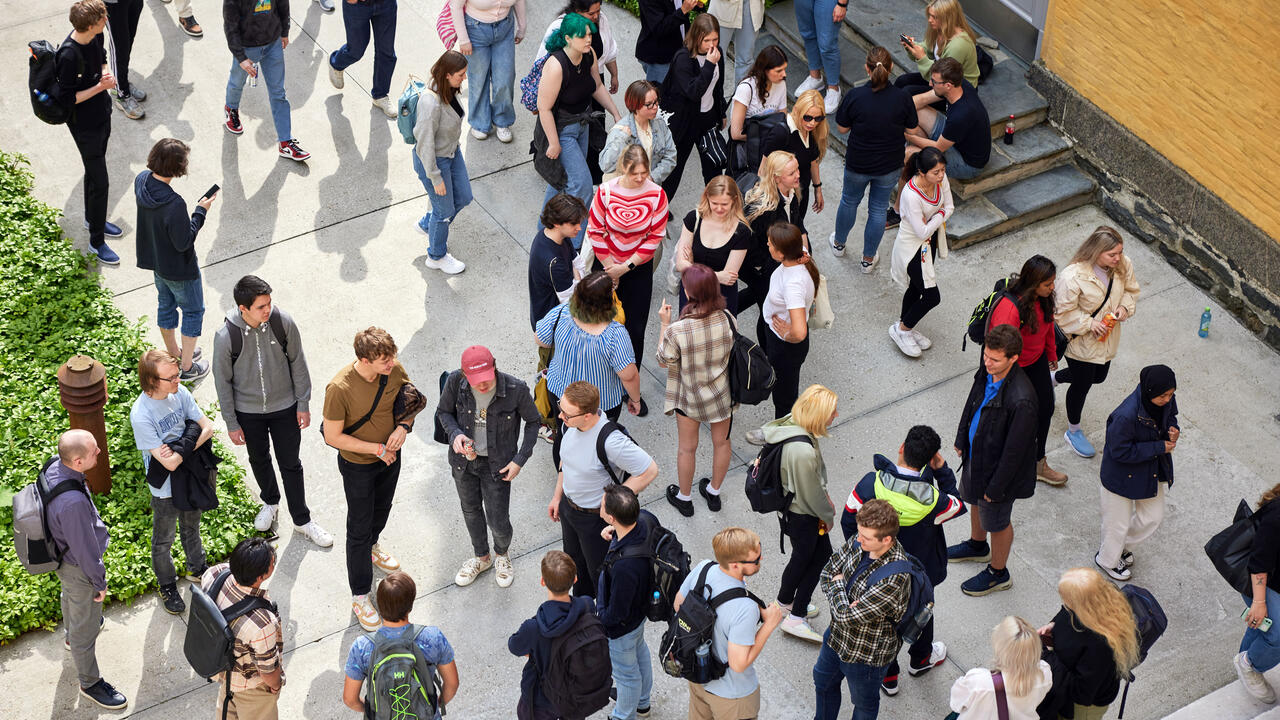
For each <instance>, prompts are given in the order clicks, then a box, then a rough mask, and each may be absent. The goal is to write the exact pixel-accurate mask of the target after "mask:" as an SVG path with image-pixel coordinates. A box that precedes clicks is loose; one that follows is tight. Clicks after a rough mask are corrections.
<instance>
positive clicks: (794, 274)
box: [764, 265, 814, 338]
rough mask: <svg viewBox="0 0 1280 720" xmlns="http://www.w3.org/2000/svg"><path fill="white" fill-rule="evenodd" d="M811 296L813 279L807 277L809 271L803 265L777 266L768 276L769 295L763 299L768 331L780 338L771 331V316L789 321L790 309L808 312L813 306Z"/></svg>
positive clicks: (776, 333) (774, 331)
mask: <svg viewBox="0 0 1280 720" xmlns="http://www.w3.org/2000/svg"><path fill="white" fill-rule="evenodd" d="M813 294H814V287H813V278H811V277H809V270H808V269H807V268H805V266H804V265H793V266H791V267H787V266H786V265H779V266H778V267H777V269H776V270H774V271H773V274H772V275H770V276H769V294H768V295H765V298H764V319H765V322H766V323H768V324H769V330H770V331H771V332H773V334H774V335H775V336H777V337H778V338H781V337H782V336H781V335H778V331H777V330H774V329H773V324H772V322H771V319H772V318H773V316H775V315H781V316H782V318H783V319H784V320H787V319H790V317H791V314H790V313H789V312H788V311H789V310H791V309H792V308H798V309H800V310H804V311H805V312H808V311H809V306H811V305H813Z"/></svg>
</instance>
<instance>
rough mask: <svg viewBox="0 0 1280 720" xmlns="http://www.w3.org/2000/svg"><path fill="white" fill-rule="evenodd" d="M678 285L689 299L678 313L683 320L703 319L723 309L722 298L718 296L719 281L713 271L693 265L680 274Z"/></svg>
mask: <svg viewBox="0 0 1280 720" xmlns="http://www.w3.org/2000/svg"><path fill="white" fill-rule="evenodd" d="M680 284H681V286H683V287H684V295H685V297H686V298H688V299H689V302H687V303H685V305H684V309H683V310H681V311H680V317H681V319H683V318H704V317H707V316H708V315H711V314H712V313H716V312H719V311H721V310H723V309H724V308H725V303H724V296H723V295H721V294H720V280H719V279H718V278H716V272H715V270H712V269H711V268H709V267H707V266H706V265H703V264H702V263H694V264H692V265H690V266H689V267H687V268H685V269H684V272H682V273H680Z"/></svg>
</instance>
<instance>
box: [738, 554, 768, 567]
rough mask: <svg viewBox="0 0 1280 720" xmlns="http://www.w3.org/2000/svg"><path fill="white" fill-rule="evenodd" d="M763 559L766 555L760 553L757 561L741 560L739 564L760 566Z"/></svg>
mask: <svg viewBox="0 0 1280 720" xmlns="http://www.w3.org/2000/svg"><path fill="white" fill-rule="evenodd" d="M763 557H764V553H760V554H759V555H757V556H756V559H755V560H739V561H738V562H739V563H741V564H743V565H759V564H760V559H761V558H763Z"/></svg>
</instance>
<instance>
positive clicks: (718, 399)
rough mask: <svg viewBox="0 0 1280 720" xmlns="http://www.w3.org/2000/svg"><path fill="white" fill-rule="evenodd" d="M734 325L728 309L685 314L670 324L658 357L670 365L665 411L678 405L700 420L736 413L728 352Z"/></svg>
mask: <svg viewBox="0 0 1280 720" xmlns="http://www.w3.org/2000/svg"><path fill="white" fill-rule="evenodd" d="M731 352H733V327H732V326H730V325H729V318H728V315H727V314H726V313H723V312H715V313H712V314H711V315H708V316H707V317H705V318H684V319H683V320H676V321H675V322H673V323H671V325H669V326H668V327H667V330H666V332H665V333H663V336H662V342H661V343H659V346H658V352H657V356H658V360H659V362H662V363H663V364H665V365H666V366H667V395H666V400H665V403H664V405H663V408H662V411H663V412H667V413H669V412H672V411H674V410H676V409H679V410H681V411H683V412H684V414H685V415H687V416H688V417H690V418H692V419H694V420H697V421H698V422H719V421H721V420H728V419H729V418H730V417H731V416H732V415H733V399H732V398H731V397H730V395H729V354H730V353H731Z"/></svg>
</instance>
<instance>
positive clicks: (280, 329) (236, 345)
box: [224, 308, 289, 366]
mask: <svg viewBox="0 0 1280 720" xmlns="http://www.w3.org/2000/svg"><path fill="white" fill-rule="evenodd" d="M224 322H225V323H226V326H227V340H228V341H229V342H230V343H231V364H232V366H234V365H235V364H236V360H239V359H240V353H241V352H243V351H244V333H242V332H240V328H239V327H237V326H236V325H235V323H233V322H231V320H230V319H229V318H228V319H226V320H225V321H224ZM267 324H268V325H270V326H271V334H272V335H274V336H275V338H276V342H277V343H279V345H280V349H281V350H283V351H284V352H285V357H286V358H287V357H288V353H289V335H288V333H287V332H286V331H285V329H284V318H283V317H281V316H280V313H278V312H276V310H275V309H274V308H273V309H272V310H271V316H270V317H269V318H268V319H267Z"/></svg>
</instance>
